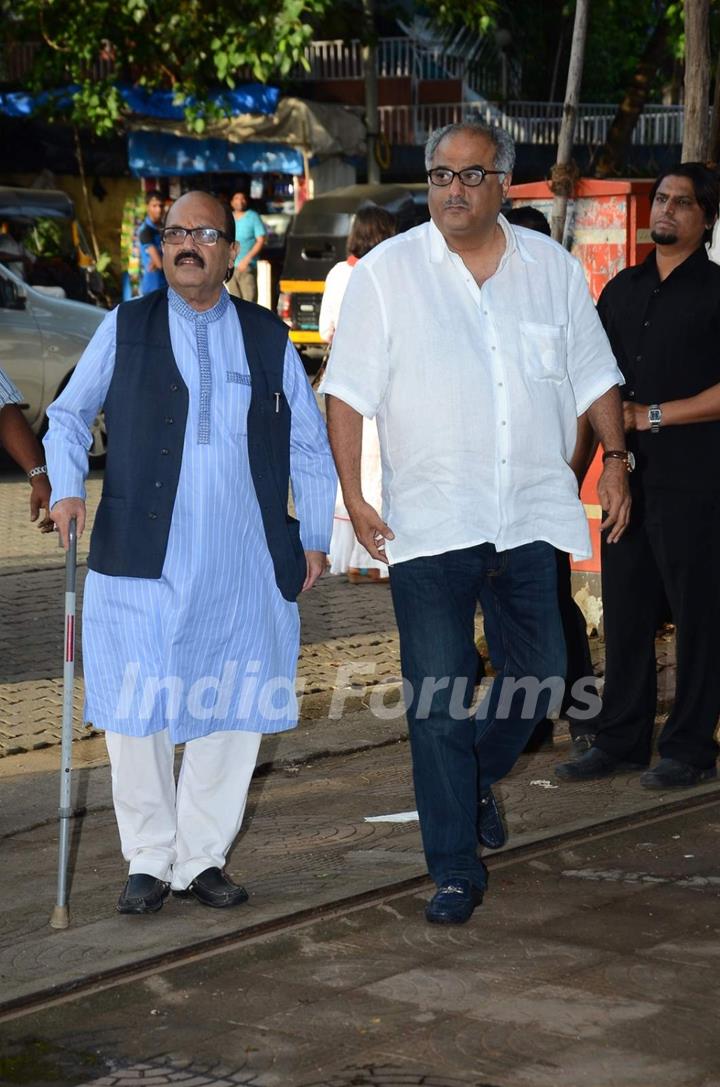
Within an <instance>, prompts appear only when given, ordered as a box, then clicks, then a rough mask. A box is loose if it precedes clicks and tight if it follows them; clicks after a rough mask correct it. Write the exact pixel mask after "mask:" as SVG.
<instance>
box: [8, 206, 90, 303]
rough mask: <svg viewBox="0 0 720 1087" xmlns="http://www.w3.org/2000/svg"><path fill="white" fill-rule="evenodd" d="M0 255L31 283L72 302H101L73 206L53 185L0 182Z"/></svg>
mask: <svg viewBox="0 0 720 1087" xmlns="http://www.w3.org/2000/svg"><path fill="white" fill-rule="evenodd" d="M3 239H5V242H6V244H5V245H4V246H3ZM0 260H2V261H3V262H4V263H6V264H12V263H17V265H18V267H17V268H15V269H11V270H14V271H16V272H17V273H18V274H19V275H20V277H21V278H22V279H24V280H25V281H26V282H28V283H29V284H30V285H31V286H34V287H38V288H41V289H42V288H45V289H46V290H47V289H49V290H52V291H55V292H57V294H58V295H60V296H64V297H66V298H70V299H74V300H75V301H77V302H90V303H95V304H100V305H103V306H104V305H107V302H106V300H105V297H104V294H105V290H104V283H103V280H102V276H100V274H99V273H98V271H97V269H96V267H95V258H94V256H93V255H92V253H91V250H90V246H89V244H88V242H87V239H86V238H85V235H84V234H83V231H82V227H81V226H80V224H79V223H78V221H77V218H76V217H75V206H74V204H73V202H72V200H71V199H70V197H69V196H68V195H67V194H66V193H64V192H61V191H60V190H58V189H22V188H14V187H12V186H0ZM20 266H22V267H20Z"/></svg>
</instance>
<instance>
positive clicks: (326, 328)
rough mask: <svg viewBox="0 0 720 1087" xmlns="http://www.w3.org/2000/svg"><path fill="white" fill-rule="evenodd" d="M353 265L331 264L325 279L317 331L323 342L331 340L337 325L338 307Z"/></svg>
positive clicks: (341, 262) (344, 263)
mask: <svg viewBox="0 0 720 1087" xmlns="http://www.w3.org/2000/svg"><path fill="white" fill-rule="evenodd" d="M352 270H353V265H352V264H348V262H347V261H346V260H342V261H340V263H339V264H333V266H332V268H331V269H330V271H329V272H328V274H327V277H326V279H325V290H324V291H323V296H322V303H321V305H320V320H319V322H318V331H319V333H320V335H321V336H322V338H323V339H324V340H328V341H329V340H332V338H333V335H334V333H335V326H336V325H337V321H338V315H339V313H340V306H341V305H342V300H343V297H344V295H345V291H346V289H347V285H348V283H349V281H350V274H351V272H352Z"/></svg>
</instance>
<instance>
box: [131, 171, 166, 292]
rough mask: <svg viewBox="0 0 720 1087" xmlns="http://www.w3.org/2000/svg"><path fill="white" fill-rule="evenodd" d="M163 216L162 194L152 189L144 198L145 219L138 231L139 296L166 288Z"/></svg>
mask: <svg viewBox="0 0 720 1087" xmlns="http://www.w3.org/2000/svg"><path fill="white" fill-rule="evenodd" d="M164 215H165V205H164V204H163V198H162V194H161V193H159V192H158V191H157V189H153V190H152V192H149V193H148V194H147V197H146V207H145V218H144V219H143V221H142V224H141V225H140V229H139V231H138V244H139V245H140V267H141V268H142V275H141V277H140V294H141V295H146V294H150V292H151V291H157V290H159V289H160V288H161V287H167V280H166V279H165V273H164V272H163V262H162V241H161V238H160V235H161V232H162V221H163V218H164Z"/></svg>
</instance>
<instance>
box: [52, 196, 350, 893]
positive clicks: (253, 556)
mask: <svg viewBox="0 0 720 1087" xmlns="http://www.w3.org/2000/svg"><path fill="white" fill-rule="evenodd" d="M162 242H163V266H164V270H165V275H166V277H167V281H168V284H169V289H161V290H158V291H154V292H152V293H151V294H149V295H146V296H145V297H143V298H142V299H139V300H134V301H132V302H127V303H124V304H122V305H121V306H119V307H118V308H117V309H116V310H114V311H113V312H112V313H110V314H108V316H107V317H106V319H105V321H104V322H103V323H102V325H101V326H100V328H99V329H98V331H97V333H96V334H95V336H94V337H93V339H92V341H91V343H90V344H89V346H88V348H87V350H86V351H85V353H84V355H83V356H82V358H81V360H80V362H79V363H78V366H77V369H76V370H75V373H74V374H73V377H72V379H71V381H70V382H69V384H68V386H67V387H66V388H65V389H64V391H63V392H62V394H61V395H60V397H59V398H58V399H57V400H56V401H55V403H54V404H53V405H52V406H51V408H50V409H49V412H48V415H49V418H50V429H49V433H48V435H47V437H46V439H45V448H46V452H47V459H48V467H49V472H50V480H51V485H52V500H51V501H52V507H51V516H52V518H53V520H54V521H55V524H56V526H57V528H58V529H59V530H60V532H61V534H62V538H63V541H64V542H65V541H66V540H67V531H68V526H69V523H70V520H71V518H76V519H77V528H78V534H80V533H81V532H82V531H83V528H84V524H85V501H84V498H85V487H84V480H85V477H86V475H87V471H88V460H87V450H88V448H89V446H90V441H91V438H90V431H89V426H90V425H91V423H92V420H93V419H94V418H95V416H96V414H97V412H98V410H99V408H100V407H101V406H103V407H104V411H105V418H106V421H107V429H108V455H107V466H106V470H105V480H104V485H103V494H102V498H101V501H100V506H99V508H98V511H97V515H96V517H95V524H94V527H93V533H92V538H91V542H90V555H89V558H88V567H89V573H88V576H87V580H86V582H85V596H84V607H83V657H84V674H85V693H86V704H85V720H86V721H88V722H92V724H93V725H94V726H95V727H96V728H100V729H104V730H105V736H106V741H107V747H108V752H109V755H110V763H111V768H112V784H113V801H114V805H115V813H116V817H117V823H118V829H119V831H120V839H121V844H122V850H123V854H124V856H125V859H126V860H127V861H128V862H129V878H128V880H127V883H126V885H125V887H124V890H123V892H122V894H121V895H120V899H119V902H118V910H119V911H120V912H121V913H133V914H139V913H150V912H154V911H156V910H159V909H160V908H161V907H162V905H163V901H164V899H165V897H166V896H167V894H168V891H169V890H170V889H171V888H172V890H173V891H174V892H175V893H176V894H177V895H179V896H184V897H191V898H195V899H197V900H198V901H200V902H201V903H203V904H204V905H207V906H215V907H226V906H234V905H238V904H239V903H241V902H243V901H245V900H246V899H247V892H246V891H245V890H244V888H243V887H241V886H238V885H237V884H236V883H235V882H234V881H233V880H232V879H231V878H230V876H229V875H228V874H227V873H226V872H225V871H224V866H225V858H226V856H227V853H228V850H229V849H230V846H231V845H232V842H233V840H234V838H235V836H236V834H237V832H238V830H239V828H240V824H241V821H242V817H243V812H244V808H245V801H246V798H247V792H248V787H249V784H250V778H251V776H252V772H253V769H254V767H255V761H256V757H257V752H258V748H259V745H260V739H261V736H262V734H263V733H268V732H277V731H280V730H283V729H288V728H292V727H293V726H294V725H295V724H296V722H297V702H296V697H295V685H294V681H295V668H296V661H297V656H298V649H299V618H298V609H297V605H296V603H295V600H296V597H297V595H298V593H299V592H301V591H304V590H307V589H309V588H311V586H312V585H313V584H314V583H315V581H316V580H317V578H318V577H319V576H320V574H321V573H322V571H323V570H324V567H325V552H326V551H327V550H328V545H329V541H330V534H331V530H332V522H333V508H334V501H335V488H336V482H337V479H336V476H335V470H334V468H333V464H332V456H331V454H330V449H329V446H328V442H327V435H326V432H325V425H324V423H323V420H322V417H321V415H320V412H319V411H318V408H317V405H316V403H315V399H314V396H313V393H312V390H311V388H310V386H309V384H308V381H307V378H306V376H305V372H304V370H303V367H302V364H301V362H300V360H299V358H298V356H297V353H296V352H295V350H294V348H293V347H292V346H291V345H290V344H289V342H288V338H287V328H286V326H285V325H283V324H282V322H281V321H279V320H278V319H277V318H276V317H275V316H274V314H271V313H270V312H268V311H267V310H264V309H261V308H260V307H259V306H256V305H254V304H252V303H249V302H244V301H240V300H238V299H233V298H231V296H230V295H229V294H228V293H227V291H226V290H225V289H224V287H223V283H224V281H225V280H226V279H227V278H228V276H229V275H231V274H232V269H233V262H234V259H235V256H236V245H235V230H234V221H233V218H232V214H231V212H230V210H229V208H224V207H223V205H222V204H220V203H219V202H218V201H217V200H215V199H214V197H212V196H210V195H208V194H206V193H200V192H191V193H187V194H186V195H185V196H182V197H181V198H180V199H179V200H177V201H176V202H175V204H173V206H172V208H171V209H170V212H169V214H168V218H167V222H166V225H165V229H164V230H163V232H162ZM289 482H291V483H292V489H293V496H294V501H295V508H296V510H297V513H298V517H299V523H298V521H296V520H295V519H294V518H293V517H291V516H290V515H289V513H288V508H287V503H288V483H289ZM178 743H184V744H185V751H184V755H183V760H182V767H181V770H180V777H179V781H178V784H177V788H176V786H175V780H174V776H173V759H174V752H175V745H176V744H178Z"/></svg>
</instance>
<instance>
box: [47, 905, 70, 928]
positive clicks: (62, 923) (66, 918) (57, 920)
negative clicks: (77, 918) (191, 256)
mask: <svg viewBox="0 0 720 1087" xmlns="http://www.w3.org/2000/svg"><path fill="white" fill-rule="evenodd" d="M69 924H70V910H69V909H68V908H67V906H55V907H54V909H53V911H52V914H51V916H50V928H67V927H68V925H69Z"/></svg>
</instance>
